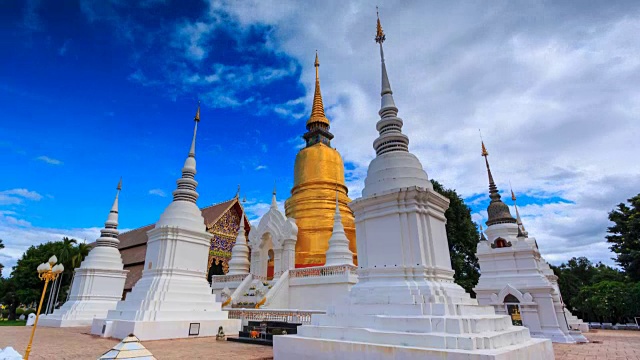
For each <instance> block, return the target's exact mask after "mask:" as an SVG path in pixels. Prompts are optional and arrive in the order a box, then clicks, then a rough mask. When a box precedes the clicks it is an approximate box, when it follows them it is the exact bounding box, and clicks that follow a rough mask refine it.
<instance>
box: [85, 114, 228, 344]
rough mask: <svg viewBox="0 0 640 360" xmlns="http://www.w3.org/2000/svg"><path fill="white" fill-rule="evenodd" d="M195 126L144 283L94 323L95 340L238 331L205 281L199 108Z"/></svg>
mask: <svg viewBox="0 0 640 360" xmlns="http://www.w3.org/2000/svg"><path fill="white" fill-rule="evenodd" d="M194 120H195V126H194V128H193V138H192V140H191V147H190V149H189V154H188V156H187V159H186V161H185V162H184V166H183V167H182V177H181V178H179V179H178V180H177V188H176V190H174V191H173V201H172V202H171V203H170V204H169V206H167V208H166V209H165V210H164V212H163V213H162V215H160V219H159V220H158V222H156V225H155V227H154V228H153V229H151V230H149V231H148V232H147V237H148V238H149V240H148V241H147V251H146V254H145V259H144V270H143V271H142V277H141V278H140V280H138V282H136V284H135V285H134V287H133V289H132V290H131V292H130V293H129V294H127V297H126V298H125V300H124V301H120V302H118V304H117V306H116V308H115V309H114V310H113V311H109V312H108V313H107V316H106V318H101V319H95V320H94V322H93V324H92V329H91V332H92V333H93V334H95V335H101V336H105V337H115V338H118V339H123V338H125V337H127V336H128V335H129V334H136V336H137V337H138V338H139V339H141V340H143V341H144V340H158V339H169V338H179V337H188V336H189V335H190V334H189V331H187V328H186V326H188V324H190V323H199V324H200V326H199V332H198V334H197V336H212V335H215V334H216V333H217V331H218V329H219V327H220V326H224V330H225V331H226V332H229V333H231V332H234V331H238V330H239V328H240V323H239V321H238V320H231V319H228V316H227V313H226V312H223V311H221V310H220V306H221V305H220V303H219V302H217V301H216V297H215V295H213V294H212V293H211V288H210V287H209V283H208V282H207V278H206V277H207V270H208V268H207V264H208V256H209V248H210V246H211V234H210V233H208V232H207V231H206V225H205V221H204V218H203V217H202V211H201V210H200V209H199V208H198V205H196V200H197V199H198V193H197V192H196V187H197V185H198V182H197V181H196V180H195V179H194V177H195V174H196V158H195V154H196V134H197V131H198V122H199V121H200V104H198V110H197V112H196V116H195V118H194ZM121 292H122V290H120V296H121V295H122V294H121ZM106 324H112V325H110V327H107V326H106ZM103 326H104V327H103ZM107 328H108V330H107ZM103 329H104V330H103ZM176 329H180V330H176ZM182 330H184V331H182Z"/></svg>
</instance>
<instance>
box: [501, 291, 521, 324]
mask: <svg viewBox="0 0 640 360" xmlns="http://www.w3.org/2000/svg"><path fill="white" fill-rule="evenodd" d="M503 302H504V306H505V307H506V309H507V314H509V316H511V323H513V325H517V326H522V316H521V314H520V301H519V300H518V298H516V297H515V296H513V295H511V294H508V295H507V296H505V297H504V301H503Z"/></svg>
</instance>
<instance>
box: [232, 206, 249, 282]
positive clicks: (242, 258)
mask: <svg viewBox="0 0 640 360" xmlns="http://www.w3.org/2000/svg"><path fill="white" fill-rule="evenodd" d="M244 216H245V215H244V208H243V209H242V216H241V217H240V228H239V229H238V237H237V238H236V243H235V244H234V245H233V248H231V260H229V272H227V275H243V274H245V275H246V274H248V273H249V267H250V265H251V263H250V262H249V247H248V246H247V233H246V231H245V229H244V221H245V219H244Z"/></svg>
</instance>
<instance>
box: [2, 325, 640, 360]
mask: <svg viewBox="0 0 640 360" xmlns="http://www.w3.org/2000/svg"><path fill="white" fill-rule="evenodd" d="M30 331H31V328H27V327H13V326H4V327H0V348H4V347H6V346H13V347H14V348H16V349H17V350H18V351H19V352H20V353H24V349H25V348H26V346H27V342H28V341H29V335H30ZM586 335H587V337H588V338H589V340H590V341H591V343H588V344H578V345H562V344H554V346H553V348H554V350H555V354H556V359H557V360H602V359H607V360H623V359H624V360H640V332H639V331H622V330H619V331H615V330H598V331H597V332H591V333H588V334H586ZM117 343H118V341H117V340H114V339H103V338H100V337H96V336H93V335H90V334H89V328H66V329H52V328H44V327H43V328H38V330H37V331H36V338H35V340H34V343H33V349H32V351H31V356H30V358H31V359H34V360H36V359H47V360H48V359H73V360H82V359H97V358H98V357H99V356H100V355H101V354H102V353H104V352H105V351H107V350H108V349H109V348H111V347H112V346H113V345H115V344H117ZM143 344H144V346H146V347H147V349H149V350H150V351H151V352H152V353H153V354H154V355H155V356H156V358H158V359H160V360H165V359H167V360H168V359H226V360H228V359H234V360H236V359H237V360H245V359H246V360H249V359H251V360H254V359H256V360H257V359H271V358H272V357H273V351H272V349H271V348H270V347H268V346H260V345H247V344H240V343H234V342H230V341H216V340H215V339H214V338H199V339H184V340H161V341H145V342H143Z"/></svg>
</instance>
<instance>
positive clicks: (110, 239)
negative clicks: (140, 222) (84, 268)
mask: <svg viewBox="0 0 640 360" xmlns="http://www.w3.org/2000/svg"><path fill="white" fill-rule="evenodd" d="M120 190H122V178H120V181H119V182H118V187H117V188H116V198H115V200H113V205H112V206H111V211H109V215H108V216H107V221H105V223H104V229H102V230H100V237H99V238H98V239H97V240H96V246H111V247H115V248H117V247H118V244H120V241H119V240H118V234H119V232H118V196H119V195H120Z"/></svg>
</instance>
